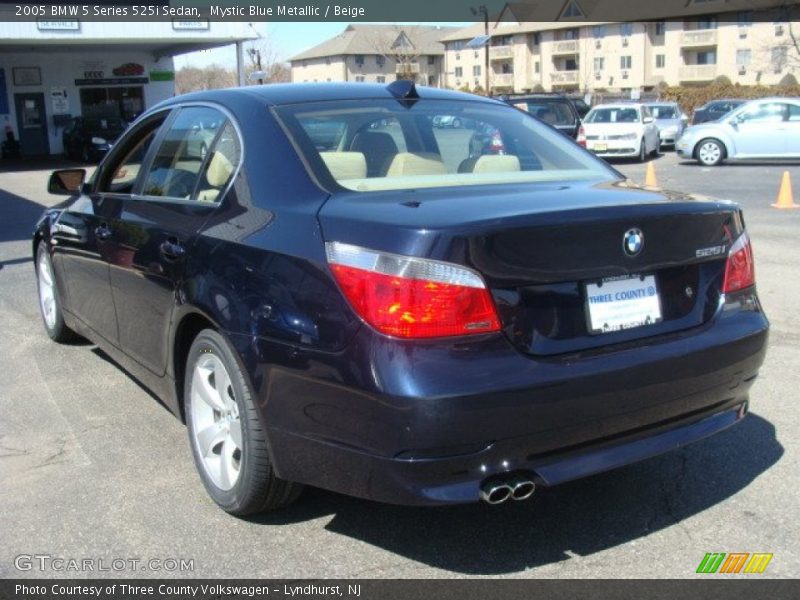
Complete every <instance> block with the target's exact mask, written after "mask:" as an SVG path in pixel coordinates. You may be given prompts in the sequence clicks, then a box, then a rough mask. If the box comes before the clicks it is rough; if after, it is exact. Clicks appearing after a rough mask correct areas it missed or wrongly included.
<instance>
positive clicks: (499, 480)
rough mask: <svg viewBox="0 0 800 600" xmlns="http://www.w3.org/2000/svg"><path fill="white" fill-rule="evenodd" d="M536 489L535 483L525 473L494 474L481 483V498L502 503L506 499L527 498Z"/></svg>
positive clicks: (493, 502)
mask: <svg viewBox="0 0 800 600" xmlns="http://www.w3.org/2000/svg"><path fill="white" fill-rule="evenodd" d="M535 491H536V484H535V483H534V482H533V480H532V479H530V478H529V477H527V476H525V475H519V474H517V475H509V476H507V477H504V476H498V475H495V476H494V477H490V478H489V479H487V480H486V481H484V482H483V483H481V493H480V496H481V500H483V501H484V502H486V503H487V504H502V503H503V502H505V501H506V500H527V499H528V498H530V497H531V496H533V492H535Z"/></svg>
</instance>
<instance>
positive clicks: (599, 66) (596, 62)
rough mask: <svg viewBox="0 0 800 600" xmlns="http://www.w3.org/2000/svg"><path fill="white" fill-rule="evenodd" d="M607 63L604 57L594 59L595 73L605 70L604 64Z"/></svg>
mask: <svg viewBox="0 0 800 600" xmlns="http://www.w3.org/2000/svg"><path fill="white" fill-rule="evenodd" d="M605 62H606V61H605V59H604V58H603V57H602V56H599V57H597V58H595V59H594V70H595V71H602V70H603V64H604V63H605Z"/></svg>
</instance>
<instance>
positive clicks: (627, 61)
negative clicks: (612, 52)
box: [619, 56, 633, 70]
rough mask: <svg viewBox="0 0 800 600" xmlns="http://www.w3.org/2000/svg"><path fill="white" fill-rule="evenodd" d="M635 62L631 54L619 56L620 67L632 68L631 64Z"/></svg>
mask: <svg viewBox="0 0 800 600" xmlns="http://www.w3.org/2000/svg"><path fill="white" fill-rule="evenodd" d="M632 64H633V60H632V59H631V57H630V56H620V57H619V68H620V69H623V70H624V69H630V68H631V65H632Z"/></svg>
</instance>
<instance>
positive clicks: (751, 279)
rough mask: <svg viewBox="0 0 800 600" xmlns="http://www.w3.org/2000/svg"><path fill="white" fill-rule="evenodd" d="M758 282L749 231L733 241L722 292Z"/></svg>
mask: <svg viewBox="0 0 800 600" xmlns="http://www.w3.org/2000/svg"><path fill="white" fill-rule="evenodd" d="M755 283H756V271H755V264H754V263H753V249H752V248H751V246H750V238H749V237H748V236H747V232H743V233H742V235H740V236H739V238H738V239H737V240H736V241H735V242H734V243H733V245H732V246H731V249H730V251H729V252H728V261H727V262H726V263H725V279H724V281H723V282H722V293H724V294H727V293H729V292H735V291H737V290H743V289H744V288H748V287H750V286H752V285H755Z"/></svg>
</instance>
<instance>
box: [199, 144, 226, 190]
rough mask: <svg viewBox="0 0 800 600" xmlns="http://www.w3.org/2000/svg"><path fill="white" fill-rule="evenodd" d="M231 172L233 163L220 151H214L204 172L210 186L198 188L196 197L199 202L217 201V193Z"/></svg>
mask: <svg viewBox="0 0 800 600" xmlns="http://www.w3.org/2000/svg"><path fill="white" fill-rule="evenodd" d="M232 173H233V165H232V164H231V162H230V161H229V160H228V158H227V157H226V156H225V155H224V154H222V152H214V155H213V156H212V157H211V160H210V161H209V163H208V169H206V174H205V178H206V182H207V183H208V185H209V186H211V187H210V188H209V189H204V190H200V191H199V192H198V193H197V199H198V200H199V201H200V202H218V201H219V194H220V192H221V191H222V188H223V187H225V184H226V183H228V179H230V177H231V174H232Z"/></svg>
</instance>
